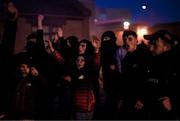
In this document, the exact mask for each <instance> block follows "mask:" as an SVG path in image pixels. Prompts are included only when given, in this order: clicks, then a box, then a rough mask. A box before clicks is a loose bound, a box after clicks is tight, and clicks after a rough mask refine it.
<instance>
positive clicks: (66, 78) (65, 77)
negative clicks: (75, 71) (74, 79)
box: [63, 75, 71, 82]
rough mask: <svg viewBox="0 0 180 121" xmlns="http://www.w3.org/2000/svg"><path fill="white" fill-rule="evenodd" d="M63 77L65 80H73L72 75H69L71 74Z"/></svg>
mask: <svg viewBox="0 0 180 121" xmlns="http://www.w3.org/2000/svg"><path fill="white" fill-rule="evenodd" d="M63 79H64V80H65V81H68V82H71V76H69V75H68V76H64V77H63Z"/></svg>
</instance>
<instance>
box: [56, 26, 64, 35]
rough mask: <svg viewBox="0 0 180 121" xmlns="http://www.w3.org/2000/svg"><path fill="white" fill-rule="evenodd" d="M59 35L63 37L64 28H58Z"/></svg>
mask: <svg viewBox="0 0 180 121" xmlns="http://www.w3.org/2000/svg"><path fill="white" fill-rule="evenodd" d="M57 36H58V37H63V30H62V28H61V27H59V28H58V29H57Z"/></svg>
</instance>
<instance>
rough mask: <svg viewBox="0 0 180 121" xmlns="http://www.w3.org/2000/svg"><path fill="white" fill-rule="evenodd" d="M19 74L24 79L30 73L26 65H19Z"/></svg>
mask: <svg viewBox="0 0 180 121" xmlns="http://www.w3.org/2000/svg"><path fill="white" fill-rule="evenodd" d="M20 72H21V74H22V75H23V76H24V77H25V76H27V75H28V74H29V73H30V68H29V67H28V65H27V64H21V65H20Z"/></svg>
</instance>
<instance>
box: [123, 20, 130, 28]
mask: <svg viewBox="0 0 180 121" xmlns="http://www.w3.org/2000/svg"><path fill="white" fill-rule="evenodd" d="M123 25H124V29H129V26H130V23H129V22H128V21H125V22H124V23H123Z"/></svg>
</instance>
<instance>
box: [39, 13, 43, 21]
mask: <svg viewBox="0 0 180 121" xmlns="http://www.w3.org/2000/svg"><path fill="white" fill-rule="evenodd" d="M43 20H44V16H43V15H41V14H40V15H38V22H39V21H41V22H42V21H43Z"/></svg>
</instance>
